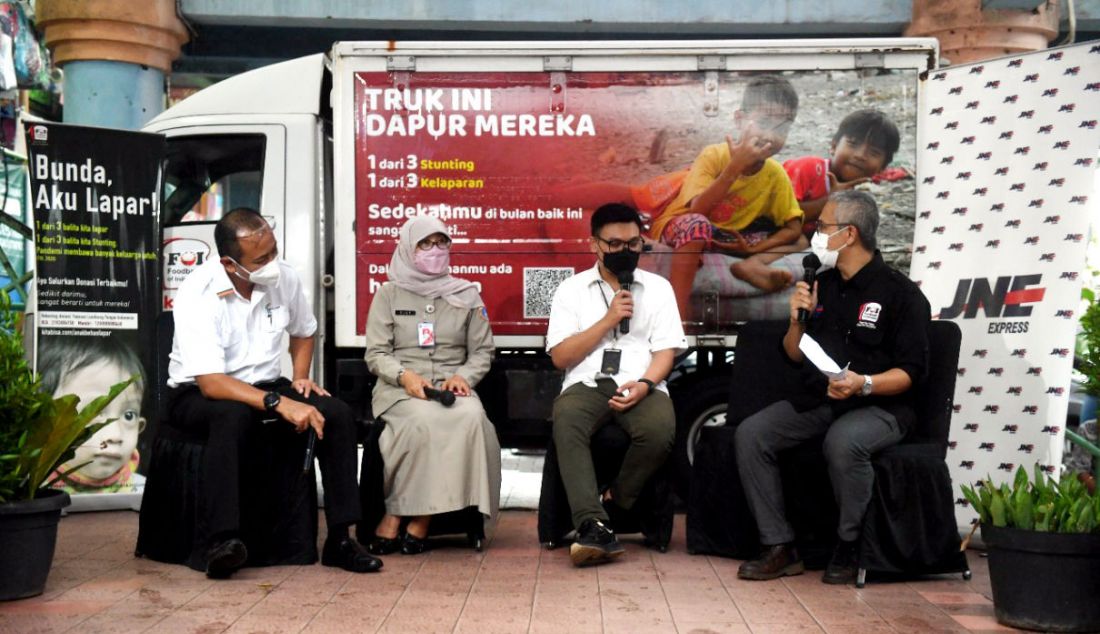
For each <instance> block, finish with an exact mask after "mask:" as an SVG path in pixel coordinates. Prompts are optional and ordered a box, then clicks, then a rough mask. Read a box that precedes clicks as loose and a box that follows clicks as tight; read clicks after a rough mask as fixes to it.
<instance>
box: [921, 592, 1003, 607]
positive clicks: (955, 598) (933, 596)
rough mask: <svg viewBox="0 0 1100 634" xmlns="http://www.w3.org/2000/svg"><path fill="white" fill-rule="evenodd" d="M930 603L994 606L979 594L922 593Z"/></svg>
mask: <svg viewBox="0 0 1100 634" xmlns="http://www.w3.org/2000/svg"><path fill="white" fill-rule="evenodd" d="M920 595H921V596H922V597H924V599H925V600H926V601H928V602H929V603H934V604H936V605H941V606H945V605H993V602H992V601H990V600H989V599H987V598H985V597H983V596H982V595H980V594H978V593H977V592H921V593H920Z"/></svg>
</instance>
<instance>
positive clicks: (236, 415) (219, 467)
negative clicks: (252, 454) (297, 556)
mask: <svg viewBox="0 0 1100 634" xmlns="http://www.w3.org/2000/svg"><path fill="white" fill-rule="evenodd" d="M256 387H258V388H260V389H263V390H265V391H272V390H273V391H276V392H279V393H280V394H281V395H282V396H283V398H290V399H293V400H295V401H301V402H305V403H309V404H310V405H312V406H314V407H316V408H317V409H318V410H319V411H320V412H321V415H322V416H324V417H325V427H324V435H325V437H324V439H323V440H321V439H318V440H317V445H316V456H317V459H318V461H319V462H320V464H321V482H322V483H323V484H324V487H325V517H326V519H327V520H328V525H329V526H334V525H338V524H352V523H355V522H358V521H359V517H360V511H359V487H358V483H357V482H356V476H355V468H356V464H355V462H356V435H355V426H354V425H355V421H354V417H353V415H352V412H351V408H349V407H348V406H347V404H346V403H344V402H343V401H341V400H339V399H336V398H333V397H331V396H318V395H316V394H311V395H310V396H309V398H305V397H303V396H302V395H301V394H298V392H296V391H294V389H293V388H292V387H291V385H290V381H288V380H287V379H278V380H276V381H273V382H271V383H264V384H259V385H257V386H256ZM168 407H169V412H170V414H169V417H168V424H169V425H172V426H174V427H177V428H179V429H181V430H184V431H186V432H188V433H192V434H201V433H203V432H205V435H206V438H207V441H206V450H205V452H204V453H203V464H202V505H201V508H200V510H199V512H200V513H201V514H202V516H203V518H204V520H205V521H206V524H207V527H208V529H209V534H211V535H219V534H226V533H236V532H237V531H238V530H239V529H240V508H241V504H240V501H241V496H242V495H248V491H241V487H240V474H241V468H242V462H243V460H242V455H243V454H242V452H244V451H248V450H249V442H250V440H251V439H252V438H253V437H254V436H255V434H256V432H257V430H259V429H260V428H261V426H263V425H276V426H277V427H276V428H275V430H276V431H277V433H278V434H279V435H282V434H283V433H284V432H283V430H285V434H286V437H287V439H288V440H292V439H293V435H294V434H296V433H298V432H296V431H295V429H294V426H293V425H291V424H290V423H288V422H287V421H285V420H283V419H282V418H280V417H279V416H278V415H277V414H274V413H267V412H262V411H259V410H255V409H252V408H251V407H249V406H248V405H245V404H244V403H240V402H237V401H221V400H211V399H208V398H206V397H205V396H203V395H202V392H201V391H199V388H198V387H197V386H195V385H185V386H182V387H179V388H176V389H174V390H172V393H171V394H170V395H169V405H168ZM265 421H267V422H265ZM304 457H305V456H304V454H303V456H302V458H303V459H304Z"/></svg>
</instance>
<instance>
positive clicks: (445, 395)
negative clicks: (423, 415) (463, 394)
mask: <svg viewBox="0 0 1100 634" xmlns="http://www.w3.org/2000/svg"><path fill="white" fill-rule="evenodd" d="M424 396H427V397H428V398H430V399H431V400H433V401H439V402H440V403H442V404H443V406H444V407H450V406H452V405H454V404H455V393H454V392H452V391H450V390H437V389H435V388H434V387H425V388H424Z"/></svg>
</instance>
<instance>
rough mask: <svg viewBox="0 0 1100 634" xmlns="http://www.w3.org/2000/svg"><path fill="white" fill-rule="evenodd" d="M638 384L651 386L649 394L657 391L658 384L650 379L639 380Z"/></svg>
mask: <svg viewBox="0 0 1100 634" xmlns="http://www.w3.org/2000/svg"><path fill="white" fill-rule="evenodd" d="M637 382H638V383H645V384H646V385H648V386H649V392H652V391H653V390H655V389H657V384H656V383H654V382H653V381H650V380H649V379H647V378H645V377H644V376H643V377H642V378H640V379H638V381H637ZM647 393H648V392H647Z"/></svg>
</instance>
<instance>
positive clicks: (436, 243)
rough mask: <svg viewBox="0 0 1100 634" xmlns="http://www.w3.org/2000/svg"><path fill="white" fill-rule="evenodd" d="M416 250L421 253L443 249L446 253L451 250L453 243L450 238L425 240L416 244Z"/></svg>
mask: <svg viewBox="0 0 1100 634" xmlns="http://www.w3.org/2000/svg"><path fill="white" fill-rule="evenodd" d="M416 248H417V249H419V250H421V251H427V250H429V249H433V248H435V249H443V250H444V251H446V250H448V249H450V248H451V241H450V239H448V238H435V239H431V238H425V239H424V240H421V241H420V242H417V243H416Z"/></svg>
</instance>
